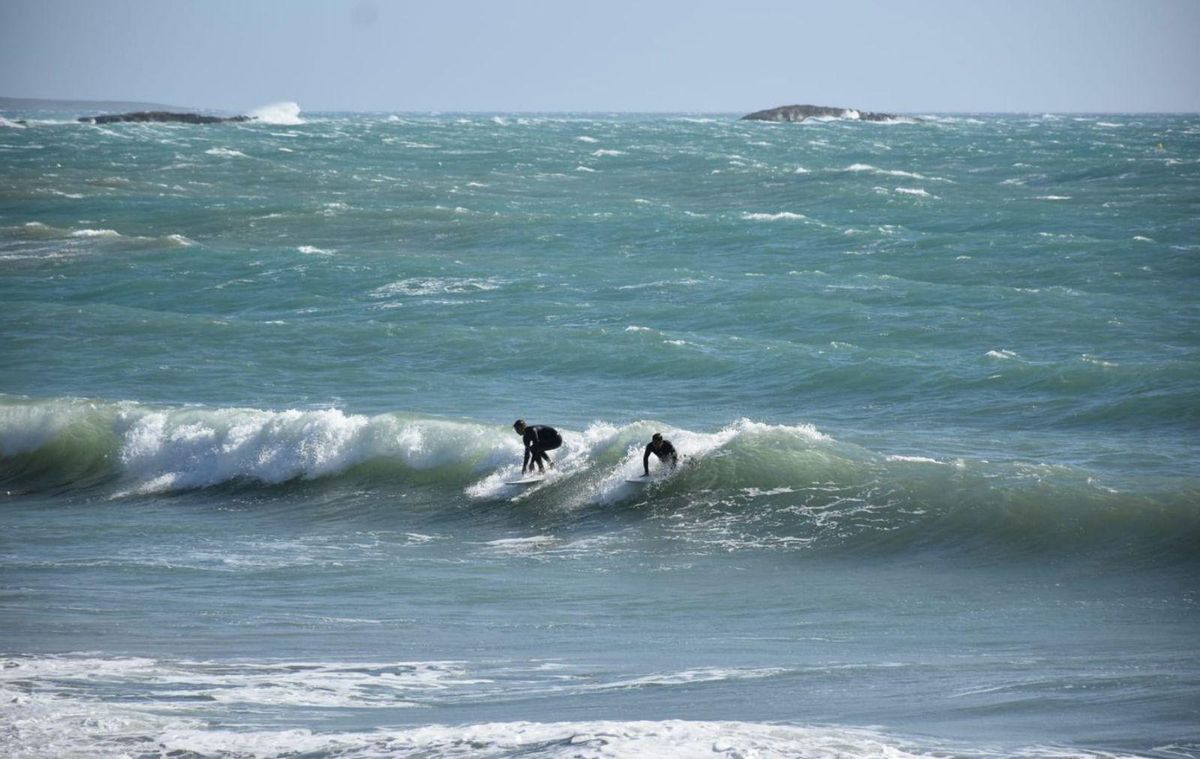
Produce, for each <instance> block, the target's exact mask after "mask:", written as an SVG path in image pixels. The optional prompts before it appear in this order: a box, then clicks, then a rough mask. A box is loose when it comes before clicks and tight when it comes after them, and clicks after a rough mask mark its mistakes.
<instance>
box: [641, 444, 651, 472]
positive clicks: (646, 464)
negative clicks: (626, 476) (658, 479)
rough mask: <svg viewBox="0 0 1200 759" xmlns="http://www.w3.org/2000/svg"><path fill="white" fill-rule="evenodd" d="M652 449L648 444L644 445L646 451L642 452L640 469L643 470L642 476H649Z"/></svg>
mask: <svg viewBox="0 0 1200 759" xmlns="http://www.w3.org/2000/svg"><path fill="white" fill-rule="evenodd" d="M652 450H654V449H653V448H652V447H651V446H650V445H647V446H646V452H645V453H643V454H642V469H643V470H645V472H646V473H645V474H643V475H642V476H643V477H649V476H650V451H652Z"/></svg>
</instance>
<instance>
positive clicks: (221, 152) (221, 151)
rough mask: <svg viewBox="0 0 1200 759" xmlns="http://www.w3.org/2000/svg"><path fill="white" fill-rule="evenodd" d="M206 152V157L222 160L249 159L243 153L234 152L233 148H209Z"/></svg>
mask: <svg viewBox="0 0 1200 759" xmlns="http://www.w3.org/2000/svg"><path fill="white" fill-rule="evenodd" d="M204 152H205V154H206V155H215V156H221V157H222V158H249V156H248V155H246V154H245V153H243V152H242V151H240V150H234V149H233V148H209V149H208V150H206V151H204Z"/></svg>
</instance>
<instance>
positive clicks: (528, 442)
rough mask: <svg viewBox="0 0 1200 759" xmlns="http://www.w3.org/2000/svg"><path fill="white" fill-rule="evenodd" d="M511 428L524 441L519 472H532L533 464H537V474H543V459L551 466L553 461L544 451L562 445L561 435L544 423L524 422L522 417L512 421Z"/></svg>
mask: <svg viewBox="0 0 1200 759" xmlns="http://www.w3.org/2000/svg"><path fill="white" fill-rule="evenodd" d="M513 429H514V430H516V431H517V434H518V435H520V436H521V439H522V440H524V441H525V458H524V459H523V460H522V462H521V474H525V472H526V470H528V471H531V472H532V471H533V465H534V464H537V468H538V473H539V474H545V473H546V468H545V467H544V466H542V461H543V460H544V461H545V462H546V463H547V464H549V465H550V466H551V467H553V466H554V462H553V461H551V460H550V457H549V456H547V455H546V451H553V450H554V449H555V448H557V447H559V446H560V445H562V435H559V434H558V430H556V429H554V428H553V427H548V426H546V425H544V424H533V425H529V424H525V420H524V419H518V420H517V421H515V422H513ZM531 459H532V462H531V461H530V460H531Z"/></svg>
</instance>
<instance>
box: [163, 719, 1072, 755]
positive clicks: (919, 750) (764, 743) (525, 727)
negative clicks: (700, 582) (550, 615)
mask: <svg viewBox="0 0 1200 759" xmlns="http://www.w3.org/2000/svg"><path fill="white" fill-rule="evenodd" d="M156 750H161V751H162V753H163V754H164V755H175V754H179V755H187V756H193V755H195V756H239V757H246V759H259V758H260V757H277V756H285V755H286V756H291V755H304V756H310V755H311V756H333V755H337V756H346V757H355V758H356V759H383V758H384V757H393V756H438V757H446V758H447V759H468V758H470V759H495V758H498V757H511V756H526V755H529V756H534V755H536V756H539V757H545V758H546V759H560V758H562V759H565V758H566V757H571V758H572V759H627V758H630V759H631V758H633V757H679V758H680V759H699V757H755V759H784V758H785V757H786V758H787V759H796V758H797V757H801V758H803V757H836V758H837V759H859V758H860V757H887V758H888V759H910V758H911V759H915V758H916V757H925V756H929V755H930V753H928V751H927V750H926V749H925V748H923V747H918V746H915V745H911V744H908V743H905V742H903V741H901V740H899V739H897V738H893V737H891V736H887V735H884V734H882V733H880V732H878V731H873V730H868V729H863V728H842V727H810V726H801V725H781V724H775V723H755V722H702V721H685V720H665V721H657V722H652V721H628V722H618V721H594V722H556V723H539V722H495V723H482V724H473V725H437V724H434V725H425V726H422V727H413V728H407V729H395V728H393V729H378V730H372V731H368V732H344V733H316V732H313V731H311V730H307V729H287V730H275V731H271V730H255V731H244V730H232V729H217V728H209V729H201V728H199V727H191V728H183V729H179V730H171V731H167V732H164V733H163V734H162V735H161V736H159V737H158V740H157V741H156ZM938 755H942V754H941V753H938ZM1037 755H1038V756H1042V757H1050V756H1055V754H1054V753H1046V754H1037ZM1068 755H1070V756H1078V753H1077V752H1075V753H1072V754H1065V753H1058V754H1057V756H1068Z"/></svg>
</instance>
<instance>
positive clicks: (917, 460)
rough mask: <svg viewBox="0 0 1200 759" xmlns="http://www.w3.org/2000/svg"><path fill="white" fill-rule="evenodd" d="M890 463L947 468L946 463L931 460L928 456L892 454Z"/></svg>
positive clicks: (889, 458)
mask: <svg viewBox="0 0 1200 759" xmlns="http://www.w3.org/2000/svg"><path fill="white" fill-rule="evenodd" d="M887 460H888V461H895V462H905V463H911V464H940V465H943V466H946V464H945V462H942V461H938V460H937V459H931V458H929V457H928V456H905V455H902V454H898V453H897V454H892V455H889V456H888V457H887Z"/></svg>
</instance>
